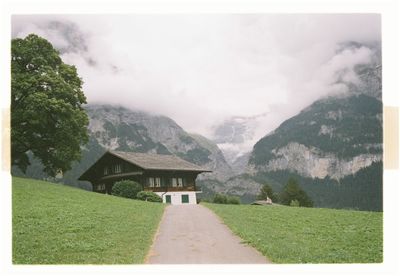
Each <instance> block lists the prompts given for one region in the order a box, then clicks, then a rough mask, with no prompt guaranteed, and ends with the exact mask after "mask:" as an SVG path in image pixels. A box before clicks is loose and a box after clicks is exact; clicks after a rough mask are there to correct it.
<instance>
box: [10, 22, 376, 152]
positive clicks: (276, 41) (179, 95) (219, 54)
mask: <svg viewBox="0 0 400 276" xmlns="http://www.w3.org/2000/svg"><path fill="white" fill-rule="evenodd" d="M380 28H381V26H380V17H379V15H375V14H347V15H334V14H331V15H299V14H298V15H290V14H288V15H268V14H252V15H244V14H242V15H234V14H203V15H202V14H196V15H189V14H188V15H181V14H180V15H177V14H175V15H174V14H168V15H166V14H164V15H112V16H107V15H81V16H70V15H69V16H63V15H57V16H40V15H34V16H28V15H25V16H18V15H14V16H13V18H12V36H13V37H25V36H26V35H27V34H29V33H36V34H38V35H40V36H43V37H45V38H46V39H48V40H49V41H50V42H51V43H53V45H54V46H55V47H56V48H57V49H59V50H60V52H61V53H62V58H63V60H64V62H66V63H69V64H74V65H76V66H77V68H78V73H79V75H80V76H81V77H82V79H83V81H84V82H85V84H84V91H85V94H86V96H87V98H88V103H109V104H119V105H124V106H126V107H128V108H134V109H140V110H144V111H149V112H153V113H156V114H163V115H166V116H169V117H171V118H172V119H174V120H175V121H176V122H177V123H178V124H179V125H181V126H182V127H183V128H184V129H185V130H187V131H189V132H197V133H200V134H203V135H205V136H207V137H210V138H211V137H212V133H213V129H214V128H215V126H216V125H218V124H219V123H221V122H223V121H224V120H226V119H229V118H230V117H232V116H243V117H254V118H258V119H257V120H258V122H257V124H256V129H255V136H254V137H253V140H257V139H259V138H261V137H262V136H264V135H265V134H267V133H268V132H270V131H271V130H273V129H274V128H276V127H277V126H278V125H279V124H280V123H282V121H283V120H285V119H287V118H289V117H291V116H293V115H295V114H296V113H298V112H299V111H300V110H301V109H303V108H305V107H306V106H307V105H309V104H311V103H312V102H313V101H315V100H317V99H319V98H321V97H324V96H326V95H329V94H332V93H344V92H345V91H346V87H343V86H338V85H336V84H335V76H336V74H337V72H339V71H343V70H345V71H347V72H349V73H348V74H347V76H346V77H347V79H348V80H349V81H354V82H356V81H357V80H356V78H355V77H354V74H352V68H353V67H354V65H355V64H359V63H366V62H368V61H369V60H370V55H371V51H370V49H368V48H366V47H362V48H358V49H354V50H349V51H344V52H343V51H342V52H338V47H340V43H343V42H346V41H357V42H361V43H365V42H367V43H368V42H371V41H380V37H381V32H380ZM253 142H254V141H251V142H249V145H247V146H250V144H251V143H253Z"/></svg>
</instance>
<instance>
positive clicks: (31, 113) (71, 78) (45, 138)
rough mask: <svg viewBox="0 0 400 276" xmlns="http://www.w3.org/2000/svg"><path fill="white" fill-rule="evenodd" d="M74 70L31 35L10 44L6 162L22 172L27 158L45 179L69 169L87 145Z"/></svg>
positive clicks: (81, 95)
mask: <svg viewBox="0 0 400 276" xmlns="http://www.w3.org/2000/svg"><path fill="white" fill-rule="evenodd" d="M82 84H83V82H82V80H81V78H80V77H79V76H78V73H77V70H76V68H75V66H73V65H68V64H65V63H64V62H63V61H62V59H61V58H60V55H59V52H58V51H57V50H56V49H54V48H53V46H52V45H51V43H50V42H48V41H47V40H46V39H44V38H41V37H39V36H37V35H35V34H30V35H28V36H27V37H26V38H24V39H21V38H16V39H13V40H12V42H11V159H12V160H11V161H12V165H16V166H18V167H19V168H21V169H22V170H23V171H25V170H26V168H27V166H28V165H29V158H28V152H31V153H33V155H34V156H35V157H37V158H39V159H40V160H41V162H42V163H43V165H44V170H45V172H46V173H48V174H49V175H51V176H54V175H56V174H57V173H58V172H60V171H66V170H69V169H70V168H71V163H72V162H73V161H74V160H79V159H80V157H81V150H80V146H81V145H84V144H86V143H87V141H88V134H87V125H88V122H89V120H88V117H87V115H86V113H85V111H84V110H83V108H82V104H85V103H86V97H85V95H84V93H83V91H82Z"/></svg>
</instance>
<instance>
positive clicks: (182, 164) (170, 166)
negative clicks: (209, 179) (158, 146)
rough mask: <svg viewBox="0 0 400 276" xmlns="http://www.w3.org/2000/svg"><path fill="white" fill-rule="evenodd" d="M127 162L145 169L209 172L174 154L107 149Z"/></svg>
mask: <svg viewBox="0 0 400 276" xmlns="http://www.w3.org/2000/svg"><path fill="white" fill-rule="evenodd" d="M108 152H109V153H110V154H112V155H115V156H117V157H119V158H121V159H124V160H125V161H127V162H130V163H133V164H135V165H137V166H139V167H141V168H143V169H146V170H173V171H197V172H211V171H210V170H208V169H204V168H202V167H200V166H198V165H195V164H193V163H190V162H188V161H185V160H183V159H181V158H179V157H177V156H175V155H162V154H150V153H137V152H125V151H111V150H109V151H108Z"/></svg>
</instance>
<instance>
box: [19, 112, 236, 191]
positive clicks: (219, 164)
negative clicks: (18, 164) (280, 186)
mask: <svg viewBox="0 0 400 276" xmlns="http://www.w3.org/2000/svg"><path fill="white" fill-rule="evenodd" d="M85 110H86V112H87V114H88V117H89V126H88V132H89V142H88V143H87V144H86V145H85V146H84V147H83V148H82V159H81V160H80V162H74V164H73V166H72V169H71V170H70V171H68V172H66V173H65V174H64V175H63V177H62V178H60V179H51V178H49V177H48V176H46V175H45V174H44V173H41V168H42V166H41V164H40V162H39V161H38V160H36V159H35V158H34V157H31V161H32V162H31V163H32V165H31V166H29V167H28V170H27V174H26V175H27V176H29V177H34V178H39V179H46V180H52V181H57V182H64V183H68V184H72V185H75V186H80V187H82V188H85V189H91V185H90V184H89V183H87V182H81V181H77V178H78V177H79V176H80V175H81V174H82V173H83V172H84V171H85V170H86V169H88V168H89V167H90V166H91V165H92V164H93V163H94V162H95V161H96V160H97V159H98V158H99V157H100V156H101V155H102V154H103V153H104V152H105V151H106V150H107V149H111V150H120V151H135V152H143V153H158V154H174V155H177V156H179V157H181V158H182V159H184V160H187V161H190V162H193V163H195V164H197V165H200V166H203V167H205V168H207V169H210V170H212V171H213V172H212V173H207V174H206V173H205V174H202V175H201V176H199V179H202V180H207V179H215V180H216V181H225V180H226V179H227V178H228V177H229V176H230V174H231V168H230V167H229V165H228V164H227V163H226V161H225V159H224V156H223V154H222V152H221V151H220V150H219V148H218V147H217V146H216V145H215V143H213V142H212V141H210V140H208V139H207V138H205V137H203V136H201V135H198V134H189V133H187V132H186V131H184V130H183V129H182V128H181V127H180V126H179V125H178V124H177V123H176V122H174V121H173V120H172V119H170V118H168V117H165V116H159V115H152V114H149V113H146V112H141V111H136V110H129V109H127V108H124V107H120V106H111V105H87V106H86V107H85ZM13 175H16V176H19V175H23V174H22V173H21V172H20V171H19V170H18V169H17V168H13Z"/></svg>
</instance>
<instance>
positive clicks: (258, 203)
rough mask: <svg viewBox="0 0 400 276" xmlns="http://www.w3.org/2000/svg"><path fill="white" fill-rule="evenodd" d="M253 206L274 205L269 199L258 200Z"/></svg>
mask: <svg viewBox="0 0 400 276" xmlns="http://www.w3.org/2000/svg"><path fill="white" fill-rule="evenodd" d="M251 205H272V200H271V199H270V198H269V197H268V198H267V200H257V201H254V202H253V203H252V204H251Z"/></svg>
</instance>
